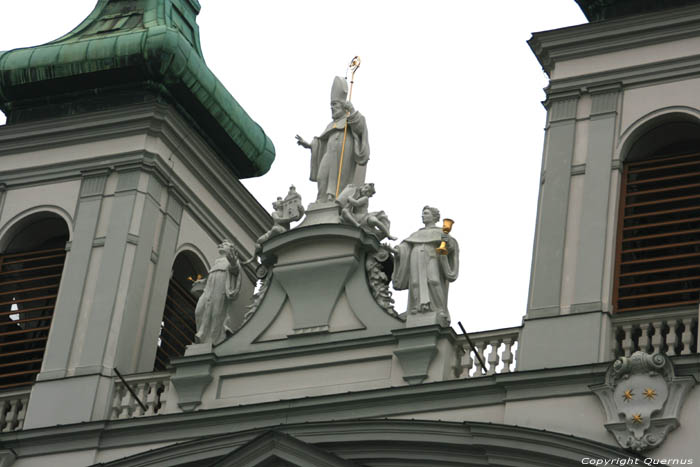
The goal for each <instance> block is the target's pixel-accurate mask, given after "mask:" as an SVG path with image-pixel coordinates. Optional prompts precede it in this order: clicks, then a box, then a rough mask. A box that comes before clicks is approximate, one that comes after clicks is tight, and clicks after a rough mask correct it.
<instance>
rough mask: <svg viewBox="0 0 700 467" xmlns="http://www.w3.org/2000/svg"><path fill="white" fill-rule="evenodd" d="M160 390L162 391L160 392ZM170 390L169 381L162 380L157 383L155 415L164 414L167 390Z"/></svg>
mask: <svg viewBox="0 0 700 467" xmlns="http://www.w3.org/2000/svg"><path fill="white" fill-rule="evenodd" d="M161 388H162V390H161ZM169 388H170V381H169V380H167V379H166V380H164V381H160V382H159V383H158V392H157V399H156V400H157V402H158V403H157V404H156V405H155V411H156V413H163V412H165V403H166V402H167V401H168V389H169Z"/></svg>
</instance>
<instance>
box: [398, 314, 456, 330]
mask: <svg viewBox="0 0 700 467" xmlns="http://www.w3.org/2000/svg"><path fill="white" fill-rule="evenodd" d="M431 324H437V325H439V326H442V327H445V328H446V327H448V326H449V325H450V318H449V315H447V314H446V313H437V312H435V311H425V312H420V311H418V312H410V311H409V312H407V313H406V327H407V328H417V327H421V326H429V325H431Z"/></svg>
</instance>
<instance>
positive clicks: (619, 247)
mask: <svg viewBox="0 0 700 467" xmlns="http://www.w3.org/2000/svg"><path fill="white" fill-rule="evenodd" d="M577 3H578V4H579V5H580V6H581V9H582V10H583V11H584V13H585V14H586V17H587V18H588V19H589V21H591V22H590V23H589V24H584V25H580V26H574V27H570V28H563V29H557V30H553V31H546V32H541V33H535V34H534V35H533V37H532V39H530V41H529V44H530V47H531V48H532V50H533V51H534V52H535V54H536V55H537V58H538V60H539V61H540V63H541V65H542V67H543V69H544V70H545V72H546V73H547V74H548V75H549V78H550V82H549V85H548V86H547V88H546V90H545V91H546V93H547V98H546V100H545V102H544V105H545V107H546V108H547V124H546V130H545V144H544V154H543V162H542V172H541V179H540V182H541V188H540V196H539V206H538V214H537V228H536V234H535V244H534V253H533V261H532V274H531V281H530V294H529V299H528V310H527V315H526V317H525V320H524V327H523V334H522V340H521V342H522V348H521V349H520V361H519V369H521V370H529V369H536V368H547V367H557V366H567V365H577V364H579V365H580V364H587V363H595V362H603V361H609V360H612V359H613V358H615V357H619V356H629V355H630V354H631V353H633V352H634V351H636V350H642V351H645V352H648V353H653V352H664V353H667V354H668V355H683V354H688V353H694V352H696V351H697V350H696V349H697V323H698V301H699V297H700V295H699V293H700V279H698V278H699V277H700V256H699V254H698V250H697V248H698V242H697V234H698V232H700V230H699V229H700V222H699V221H698V219H700V191H698V190H699V189H698V187H699V186H700V178H698V173H700V156H699V154H700V138H698V136H697V135H698V134H699V133H698V130H699V129H700V99H699V98H698V97H697V96H698V95H699V93H698V90H700V68H698V66H697V64H696V61H697V56H696V50H697V45H698V44H700V38H698V33H697V31H698V28H700V5H698V2H697V1H685V0H680V1H671V0H668V1H663V0H660V1H654V2H638V1H634V0H619V1H609V2H598V1H591V0H577Z"/></svg>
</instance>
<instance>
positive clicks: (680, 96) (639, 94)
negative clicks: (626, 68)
mask: <svg viewBox="0 0 700 467" xmlns="http://www.w3.org/2000/svg"><path fill="white" fill-rule="evenodd" d="M699 40H700V39H699ZM671 106H682V107H692V108H695V109H698V108H700V78H695V79H687V80H683V81H672V82H669V83H661V84H655V85H652V86H644V87H636V88H630V89H626V90H625V91H624V93H623V104H622V121H621V126H620V133H621V134H623V135H624V134H625V132H626V131H627V129H628V128H629V127H630V126H631V125H632V124H633V123H634V122H636V121H637V120H639V119H640V118H642V117H644V116H645V115H647V114H649V113H650V112H653V111H655V110H658V109H662V108H664V107H671Z"/></svg>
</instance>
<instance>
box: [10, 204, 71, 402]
mask: <svg viewBox="0 0 700 467" xmlns="http://www.w3.org/2000/svg"><path fill="white" fill-rule="evenodd" d="M11 236H12V239H11V240H10V242H9V245H8V247H7V248H6V249H5V250H6V251H5V252H4V253H0V389H6V388H13V387H19V386H25V385H28V384H31V383H33V382H34V380H35V379H36V375H37V374H38V373H39V371H40V370H41V362H42V360H43V357H44V351H45V349H46V341H47V340H48V336H49V330H50V328H51V321H52V318H53V312H54V306H55V304H56V298H57V296H58V287H59V284H60V281H61V274H62V272H63V264H64V261H65V257H66V250H65V245H66V241H68V230H67V228H66V226H65V223H64V222H63V220H62V219H59V218H56V217H54V218H52V217H48V218H42V217H41V216H39V217H33V218H30V219H27V220H26V221H25V222H23V223H22V225H20V226H19V227H18V229H15V230H14V234H11Z"/></svg>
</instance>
